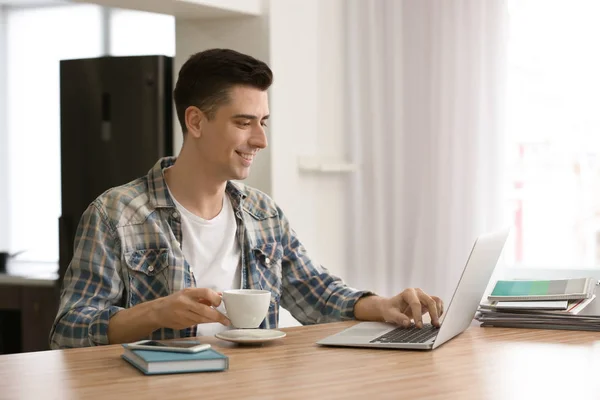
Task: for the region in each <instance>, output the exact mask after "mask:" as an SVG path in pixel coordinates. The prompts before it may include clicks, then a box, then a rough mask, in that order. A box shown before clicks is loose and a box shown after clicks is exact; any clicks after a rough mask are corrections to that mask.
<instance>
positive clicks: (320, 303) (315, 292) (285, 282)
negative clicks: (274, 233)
mask: <svg viewBox="0 0 600 400" xmlns="http://www.w3.org/2000/svg"><path fill="white" fill-rule="evenodd" d="M278 211H279V218H280V221H281V229H282V240H281V244H282V246H283V259H282V296H281V305H282V306H283V308H285V309H286V310H288V311H289V312H290V313H291V314H292V316H293V317H294V318H296V319H297V320H298V321H299V322H300V323H302V324H303V325H308V324H316V323H324V322H332V321H344V320H351V319H355V317H354V305H355V304H356V302H357V301H358V300H359V299H360V298H362V297H364V296H368V295H373V294H374V293H372V292H369V291H364V290H357V289H353V288H351V287H349V286H347V285H346V284H345V283H344V282H343V281H342V279H340V278H339V277H337V276H335V275H332V274H331V273H330V272H329V271H328V270H327V269H326V268H325V267H323V266H322V265H319V264H316V263H313V261H312V260H311V258H310V257H309V256H308V254H307V252H306V249H305V248H304V246H303V245H302V243H300V241H299V240H298V237H297V235H296V233H295V231H294V230H293V229H292V228H291V227H290V224H289V221H288V220H287V218H286V217H285V216H284V214H283V212H282V211H281V209H279V208H278Z"/></svg>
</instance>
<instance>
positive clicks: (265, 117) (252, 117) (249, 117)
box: [231, 114, 269, 120]
mask: <svg viewBox="0 0 600 400" xmlns="http://www.w3.org/2000/svg"><path fill="white" fill-rule="evenodd" d="M231 118H243V119H253V120H254V119H258V117H257V116H256V115H252V114H235V115H234V116H232V117H231ZM262 119H263V120H265V119H269V115H265V116H264V117H263V118H262Z"/></svg>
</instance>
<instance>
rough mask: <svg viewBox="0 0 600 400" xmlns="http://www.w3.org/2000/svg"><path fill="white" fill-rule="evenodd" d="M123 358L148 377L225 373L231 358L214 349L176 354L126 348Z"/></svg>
mask: <svg viewBox="0 0 600 400" xmlns="http://www.w3.org/2000/svg"><path fill="white" fill-rule="evenodd" d="M121 357H122V358H123V359H124V360H125V361H128V362H129V363H130V364H132V365H133V366H134V367H136V368H137V369H139V370H140V371H142V372H143V373H144V374H146V375H156V374H181V373H186V372H209V371H225V370H227V369H229V358H228V357H227V356H226V355H224V354H222V353H219V352H218V351H216V350H214V349H208V350H204V351H201V352H199V353H175V352H166V351H152V350H130V349H127V348H125V351H124V352H123V354H122V355H121Z"/></svg>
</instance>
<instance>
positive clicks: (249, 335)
mask: <svg viewBox="0 0 600 400" xmlns="http://www.w3.org/2000/svg"><path fill="white" fill-rule="evenodd" d="M215 337H217V338H219V339H222V340H227V341H229V342H234V343H264V342H269V341H271V340H275V339H281V338H283V337H285V332H282V331H278V330H276V329H231V330H229V331H223V332H219V333H217V334H215Z"/></svg>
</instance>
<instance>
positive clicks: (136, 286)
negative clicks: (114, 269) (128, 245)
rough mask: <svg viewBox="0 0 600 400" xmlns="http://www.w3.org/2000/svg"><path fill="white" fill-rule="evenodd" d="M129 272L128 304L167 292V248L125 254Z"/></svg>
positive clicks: (165, 294) (150, 298)
mask: <svg viewBox="0 0 600 400" xmlns="http://www.w3.org/2000/svg"><path fill="white" fill-rule="evenodd" d="M125 262H126V264H127V270H128V274H129V296H128V306H129V307H131V306H134V305H136V304H140V303H143V302H146V301H150V300H154V299H157V298H159V297H163V296H167V295H168V294H169V280H168V277H167V273H168V271H169V269H168V267H169V249H142V250H134V251H131V252H128V253H126V254H125Z"/></svg>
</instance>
